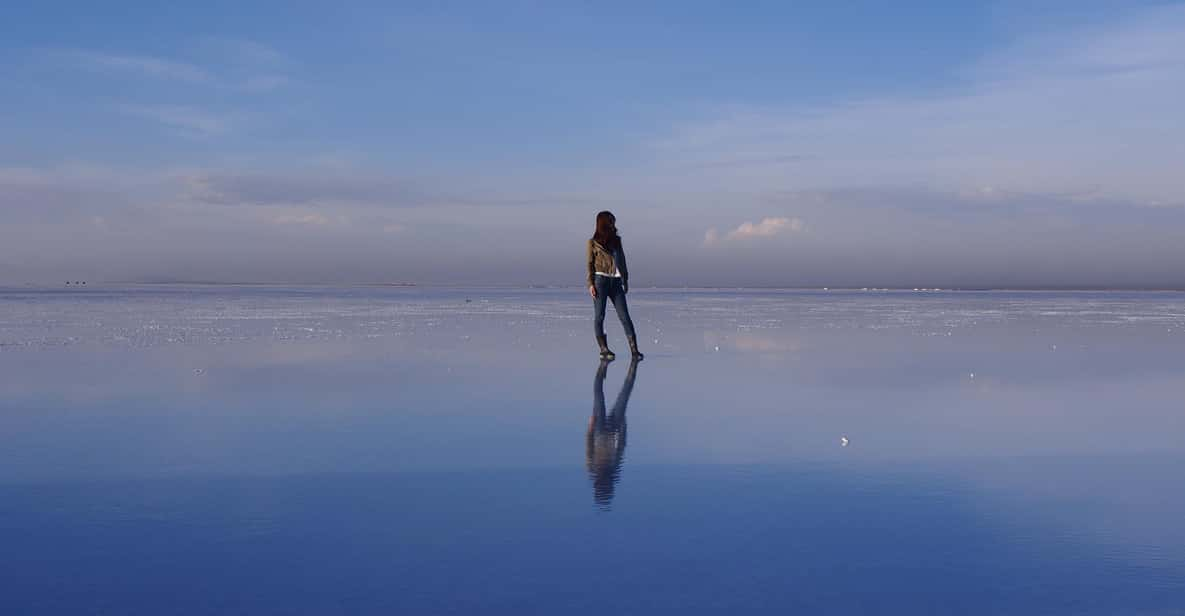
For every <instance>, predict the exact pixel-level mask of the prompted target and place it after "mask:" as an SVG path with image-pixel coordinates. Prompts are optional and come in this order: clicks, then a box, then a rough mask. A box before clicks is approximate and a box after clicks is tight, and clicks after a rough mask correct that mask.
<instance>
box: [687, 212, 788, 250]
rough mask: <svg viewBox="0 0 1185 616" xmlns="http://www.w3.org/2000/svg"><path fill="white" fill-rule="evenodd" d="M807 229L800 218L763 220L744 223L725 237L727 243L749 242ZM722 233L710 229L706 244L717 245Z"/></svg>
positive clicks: (705, 237) (705, 239)
mask: <svg viewBox="0 0 1185 616" xmlns="http://www.w3.org/2000/svg"><path fill="white" fill-rule="evenodd" d="M804 229H806V225H805V224H804V223H803V222H802V219H800V218H784V217H778V218H763V219H761V222H758V223H752V222H744V223H741V225H740V226H739V227H737V228H735V229H733V230H732V231H729V232H728V233H727V234H725V236H724V240H725V241H732V240H747V239H753V238H759V237H773V236H775V235H781V234H783V233H799V232H801V231H803V230H804ZM720 239H721V238H720V233H719V232H718V231H717V230H716V229H715V228H711V229H708V231H707V233H705V234H704V243H705V244H715V243H717V242H719V241H720Z"/></svg>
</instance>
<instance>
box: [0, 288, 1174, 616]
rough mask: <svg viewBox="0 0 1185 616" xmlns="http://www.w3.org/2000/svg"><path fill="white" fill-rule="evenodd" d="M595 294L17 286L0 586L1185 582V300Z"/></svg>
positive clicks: (172, 598) (621, 593) (237, 598)
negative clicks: (605, 328) (599, 320)
mask: <svg viewBox="0 0 1185 616" xmlns="http://www.w3.org/2000/svg"><path fill="white" fill-rule="evenodd" d="M576 291H579V290H564V289H533V290H532V289H527V290H511V289H392V288H343V289H334V288H296V287H292V288H289V287H278V288H270V287H246V288H218V287H214V288H211V287H147V288H134V289H128V288H95V289H87V290H85V291H77V292H69V293H65V292H36V291H28V290H23V289H22V290H6V291H0V371H2V372H3V374H5V378H4V379H3V380H0V540H2V541H3V544H4V545H5V546H6V552H7V553H8V554H9V557H8V558H5V559H0V577H2V578H3V579H6V580H12V581H13V583H12V584H11V585H8V586H9V587H10V588H15V589H17V590H16V591H15V592H6V593H0V594H2V595H3V596H2V597H0V612H4V613H28V612H34V611H35V612H40V613H77V612H79V611H84V612H85V611H92V612H93V611H109V612H111V611H113V612H119V613H129V614H135V613H144V614H158V613H210V612H227V611H247V612H251V613H285V614H291V613H310V614H313V613H332V612H340V613H345V612H351V613H391V612H396V611H400V612H405V613H453V612H462V613H464V612H470V613H472V612H475V611H480V612H487V613H499V612H507V613H509V612H515V613H535V612H539V613H542V612H547V613H556V612H564V613H590V612H593V611H597V612H601V611H603V610H604V609H606V608H607V607H611V608H613V609H617V610H618V611H623V612H626V613H675V612H678V613H715V612H719V611H720V610H724V609H742V610H745V611H747V612H755V613H764V612H770V613H774V612H776V613H785V612H786V611H789V610H793V609H799V610H803V611H807V612H809V613H842V614H847V613H853V614H855V613H870V612H884V613H919V612H922V613H925V612H927V611H929V612H939V613H947V612H952V611H955V610H958V611H961V612H965V613H972V614H978V613H984V614H994V613H1064V614H1084V613H1108V614H1109V613H1125V614H1139V613H1172V612H1171V610H1172V609H1177V608H1179V606H1181V605H1185V591H1182V590H1181V589H1182V588H1185V530H1183V527H1182V525H1181V524H1180V523H1179V519H1181V517H1183V516H1185V482H1183V480H1182V479H1181V474H1180V472H1179V469H1180V468H1182V463H1183V462H1185V438H1182V437H1183V436H1185V419H1183V418H1182V414H1181V411H1180V409H1181V403H1180V402H1181V399H1182V394H1183V393H1185V345H1183V344H1182V342H1183V339H1182V337H1183V336H1185V295H1182V294H1164V293H1151V294H1104V293H873V292H868V293H862V292H830V293H827V292H783V291H674V290H649V289H638V290H635V291H633V292H631V295H632V296H633V297H631V311H632V312H633V313H634V317H635V322H636V324H637V326H638V329H639V338H640V339H641V342H642V350H643V351H644V352H646V354H647V358H646V361H645V362H643V363H642V364H641V365H639V364H631V363H630V362H629V361H628V360H626V359H624V358H623V359H619V360H617V361H615V362H612V363H608V364H604V363H600V362H598V360H597V357H596V346H595V344H594V342H593V340H592V332H591V329H592V325H591V319H590V318H589V313H590V312H591V307H590V306H589V305H588V301H587V299H588V298H587V297H584V296H581V295H580V294H579V293H578V292H576ZM618 327H619V326H617V325H616V324H611V325H610V326H609V336H610V343H611V344H614V343H618V344H620V343H621V342H623V339H622V336H621V332H620V330H619V329H617V328H618ZM642 372H645V375H644V376H640V373H642ZM590 373H591V376H592V384H593V387H592V389H593V391H592V396H591V398H592V402H591V406H592V411H591V413H590V411H589V404H590V401H589V400H590V396H589V380H590ZM606 394H608V395H606ZM627 406H628V417H629V423H628V428H629V430H628V433H629V439H628V443H629V447H628V464H627V463H626V459H627V456H626V452H627V449H626V425H627V424H626V416H627V413H626V409H627ZM841 437H847V438H849V439H850V442H849V445H848V446H846V447H845V446H842V445H841V441H840V439H841ZM623 567H625V568H626V569H628V570H629V571H630V573H631V574H630V575H622V574H621V570H622V568H623ZM146 589H151V590H146Z"/></svg>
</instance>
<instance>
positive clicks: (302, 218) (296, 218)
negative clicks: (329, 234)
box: [271, 213, 329, 226]
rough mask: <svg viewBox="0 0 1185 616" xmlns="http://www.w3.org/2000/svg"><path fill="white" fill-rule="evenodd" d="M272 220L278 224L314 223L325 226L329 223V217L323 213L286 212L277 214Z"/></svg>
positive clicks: (314, 224)
mask: <svg viewBox="0 0 1185 616" xmlns="http://www.w3.org/2000/svg"><path fill="white" fill-rule="evenodd" d="M271 222H272V223H274V224H277V225H313V226H324V225H327V224H329V218H327V217H325V216H324V215H323V214H316V213H313V214H285V215H282V216H275V217H273V218H272V219H271Z"/></svg>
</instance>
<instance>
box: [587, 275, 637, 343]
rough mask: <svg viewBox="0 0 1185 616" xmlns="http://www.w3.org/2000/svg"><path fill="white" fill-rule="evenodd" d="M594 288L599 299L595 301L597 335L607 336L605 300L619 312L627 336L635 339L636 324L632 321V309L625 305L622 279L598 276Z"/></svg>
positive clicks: (594, 320) (594, 324) (594, 321)
mask: <svg viewBox="0 0 1185 616" xmlns="http://www.w3.org/2000/svg"><path fill="white" fill-rule="evenodd" d="M593 286H594V287H595V288H596V290H597V297H596V299H594V300H593V306H594V307H595V309H596V312H595V316H594V318H593V326H594V327H595V328H596V332H597V335H598V336H604V335H605V300H610V301H612V302H613V308H614V309H615V310H616V311H617V318H618V319H621V326H622V327H623V328H625V335H626V336H629V337H630V338H633V337H634V322H633V320H631V319H630V308H629V306H627V305H626V303H625V289H624V288H622V286H621V279H620V278H615V277H613V276H599V275H598V276H596V277H595V278H594V283H593Z"/></svg>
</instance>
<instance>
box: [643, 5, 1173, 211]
mask: <svg viewBox="0 0 1185 616" xmlns="http://www.w3.org/2000/svg"><path fill="white" fill-rule="evenodd" d="M964 73H965V75H964V76H965V80H966V82H967V83H968V85H966V86H965V87H962V88H958V89H947V90H944V91H940V92H935V93H931V94H928V95H926V94H915V95H912V96H890V97H880V98H869V99H862V100H850V101H848V102H846V103H843V104H830V105H827V106H818V107H812V106H801V105H786V106H752V105H732V106H728V107H722V108H720V109H719V111H718V112H717V114H716V115H715V117H714V118H710V119H708V120H705V121H696V122H691V123H687V124H684V125H682V126H680V127H677V128H676V129H675V130H673V131H672V132H671V133H670V134H669V135H667V137H665V138H663V139H660V140H659V141H657V142H656V143H655V144H654V145H655V149H654V152H655V153H656V155H657V158H658V160H659V162H660V163H662V165H664V168H666V169H672V170H681V169H691V168H694V171H688V172H687V173H694V174H695V177H694V178H692V179H689V180H688V181H694V182H696V183H697V184H698V185H701V186H713V187H719V188H723V189H737V188H742V187H743V188H744V189H746V190H750V189H753V188H766V189H772V190H789V189H835V188H846V187H851V186H876V185H880V186H898V187H900V186H926V187H931V188H936V189H941V190H951V191H965V190H976V189H978V188H980V187H982V186H992V187H994V188H995V189H997V190H1000V191H1013V192H1022V193H1029V194H1032V193H1056V194H1066V193H1074V194H1084V193H1087V192H1091V193H1093V194H1095V195H1097V196H1098V197H1099V198H1111V199H1126V200H1130V201H1134V202H1144V203H1159V204H1185V193H1183V192H1182V190H1181V184H1180V169H1179V168H1180V161H1181V160H1185V146H1183V145H1182V144H1183V143H1185V128H1183V125H1182V124H1181V122H1180V121H1179V119H1180V109H1182V108H1185V7H1182V6H1180V5H1178V6H1174V7H1168V8H1162V9H1156V10H1153V11H1150V12H1147V13H1143V14H1140V15H1138V16H1136V17H1133V18H1131V19H1128V20H1126V21H1119V22H1112V23H1108V24H1105V25H1102V26H1098V27H1093V28H1089V29H1082V30H1074V31H1069V32H1064V33H1059V35H1058V36H1056V37H1046V38H1034V39H1033V40H1026V41H1023V42H1021V43H1019V44H1017V45H1016V46H1015V47H1014V48H1009V49H1005V50H1002V51H998V52H996V53H993V54H991V55H990V56H988V57H985V58H983V59H982V60H981V61H978V62H976V63H974V64H973V65H970V66H968V67H967V68H966V70H965V71H964ZM788 161H792V164H790V163H789V162H788Z"/></svg>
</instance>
